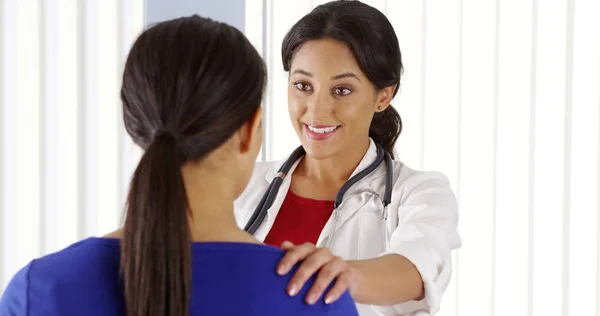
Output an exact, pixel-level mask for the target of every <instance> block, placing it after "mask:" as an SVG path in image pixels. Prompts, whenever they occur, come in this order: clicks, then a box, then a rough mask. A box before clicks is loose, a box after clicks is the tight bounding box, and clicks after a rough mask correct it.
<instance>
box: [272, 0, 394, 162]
mask: <svg viewBox="0 0 600 316" xmlns="http://www.w3.org/2000/svg"><path fill="white" fill-rule="evenodd" d="M320 39H333V40H336V41H339V42H342V43H345V44H346V45H347V46H348V47H349V48H350V50H351V51H352V53H353V54H354V57H355V58H356V61H357V62H358V64H359V66H360V68H361V70H362V71H363V72H364V73H365V75H366V76H367V78H369V80H370V81H371V82H372V83H373V85H374V86H375V88H376V89H383V88H385V87H390V86H396V88H395V90H394V92H393V96H395V95H396V93H397V92H398V87H399V84H400V77H401V75H402V71H403V66H402V56H401V54H400V47H399V45H398V38H397V37H396V33H395V32H394V28H393V27H392V24H391V23H390V21H389V20H388V19H387V18H386V17H385V15H384V14H383V13H381V12H380V11H379V10H377V9H375V8H373V7H371V6H369V5H367V4H364V3H362V2H359V1H352V0H337V1H331V2H327V3H325V4H322V5H320V6H318V7H316V8H315V9H314V10H312V11H311V12H310V13H309V14H307V15H305V16H304V17H303V18H302V19H300V20H299V21H298V22H297V23H296V24H295V25H294V26H292V28H291V29H290V30H289V32H288V33H287V35H286V36H285V38H284V40H283V45H282V48H281V57H282V61H283V68H284V70H285V71H289V70H290V68H291V62H292V59H293V57H294V55H295V54H296V52H297V51H298V50H299V49H300V48H301V47H302V45H303V44H305V43H306V42H308V41H312V40H320ZM401 131H402V121H401V120H400V115H399V114H398V112H397V111H396V110H395V109H394V108H393V107H392V106H391V105H390V106H388V107H387V108H386V109H385V110H384V111H382V112H377V113H375V115H374V117H373V121H372V122H371V126H370V128H369V136H370V137H371V138H373V140H374V141H375V142H376V143H378V144H380V145H381V146H382V147H383V148H384V149H385V150H386V151H388V152H389V153H390V154H391V155H392V156H393V151H394V146H395V143H396V140H397V139H398V136H400V132H401Z"/></svg>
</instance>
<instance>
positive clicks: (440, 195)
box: [380, 161, 458, 208]
mask: <svg viewBox="0 0 600 316" xmlns="http://www.w3.org/2000/svg"><path fill="white" fill-rule="evenodd" d="M381 181H383V182H381ZM380 182H381V184H380V185H385V184H384V183H385V180H380ZM392 191H393V193H394V194H393V199H394V200H396V201H398V202H400V204H403V203H405V202H414V203H421V202H422V203H426V204H429V205H431V204H444V205H446V206H447V207H452V208H457V207H458V206H457V199H456V195H455V193H454V190H453V188H452V185H451V184H450V181H449V179H448V177H447V176H446V175H445V174H444V173H442V172H439V171H419V170H415V169H412V168H410V167H409V166H407V165H406V164H404V163H403V162H401V161H394V179H393V189H392Z"/></svg>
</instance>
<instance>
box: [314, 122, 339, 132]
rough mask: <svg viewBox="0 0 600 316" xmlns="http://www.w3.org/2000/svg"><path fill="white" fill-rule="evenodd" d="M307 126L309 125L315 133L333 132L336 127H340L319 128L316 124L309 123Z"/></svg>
mask: <svg viewBox="0 0 600 316" xmlns="http://www.w3.org/2000/svg"><path fill="white" fill-rule="evenodd" d="M306 126H308V129H309V130H311V131H313V132H315V133H319V134H323V133H329V132H333V131H334V130H335V129H336V128H338V127H337V126H330V127H321V128H317V127H314V126H312V125H308V124H307V125H306Z"/></svg>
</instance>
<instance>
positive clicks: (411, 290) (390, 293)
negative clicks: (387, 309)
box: [278, 242, 423, 305]
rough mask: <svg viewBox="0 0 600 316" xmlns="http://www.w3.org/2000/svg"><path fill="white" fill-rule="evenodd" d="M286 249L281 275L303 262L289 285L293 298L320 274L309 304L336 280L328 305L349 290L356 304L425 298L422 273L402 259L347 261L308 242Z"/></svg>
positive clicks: (396, 302) (290, 245) (375, 303)
mask: <svg viewBox="0 0 600 316" xmlns="http://www.w3.org/2000/svg"><path fill="white" fill-rule="evenodd" d="M283 249H285V250H288V253H287V254H286V256H285V258H284V259H283V260H282V261H281V263H280V270H278V273H280V274H282V275H283V274H287V273H288V272H289V268H288V267H289V266H290V265H291V266H293V264H294V263H293V262H298V261H301V260H304V262H303V264H302V265H301V267H300V268H299V269H298V271H297V272H296V274H295V275H294V277H293V278H292V280H291V281H290V283H289V286H288V293H289V294H290V295H292V296H293V295H296V294H297V293H298V291H299V289H300V288H301V287H302V286H303V285H304V283H305V282H306V281H307V280H308V279H309V278H310V277H311V276H312V275H313V274H314V273H318V276H317V280H316V281H315V283H314V285H313V287H312V289H311V290H310V291H309V292H308V294H307V296H306V301H307V302H308V303H309V304H314V303H315V302H316V300H317V299H318V298H319V297H320V296H321V295H322V294H323V292H324V291H325V289H326V288H327V287H328V286H329V285H330V284H331V282H333V281H334V280H335V284H334V286H333V287H332V289H331V290H330V291H329V292H328V293H327V296H326V297H325V301H326V302H333V301H335V300H337V299H338V298H339V297H340V296H341V295H342V293H344V291H346V290H348V289H349V290H350V293H351V294H352V296H353V298H354V300H355V301H356V302H358V303H361V304H370V305H394V304H398V303H402V302H406V301H410V300H417V299H420V298H422V296H423V281H422V279H421V276H420V274H419V271H418V270H417V269H416V268H415V266H414V265H413V264H412V263H411V262H410V261H408V259H406V258H404V257H402V256H399V255H394V254H390V255H385V256H382V257H378V258H374V259H368V260H355V261H344V260H342V259H341V258H340V257H336V256H334V255H333V254H332V253H331V252H330V251H329V249H327V248H317V247H315V245H313V244H309V243H307V244H303V245H299V246H294V245H293V244H291V243H289V242H286V243H284V246H283Z"/></svg>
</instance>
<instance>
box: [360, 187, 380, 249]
mask: <svg viewBox="0 0 600 316" xmlns="http://www.w3.org/2000/svg"><path fill="white" fill-rule="evenodd" d="M382 214H383V204H382V201H381V198H380V197H379V196H378V195H373V196H372V197H371V198H370V199H369V201H368V202H367V203H366V204H365V205H364V206H363V207H362V208H361V209H360V210H359V211H358V242H357V246H358V259H359V260H360V259H370V258H375V257H377V256H379V255H380V254H381V253H383V252H384V251H385V239H384V238H387V236H385V229H384V225H385V221H384V219H383V217H382Z"/></svg>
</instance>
